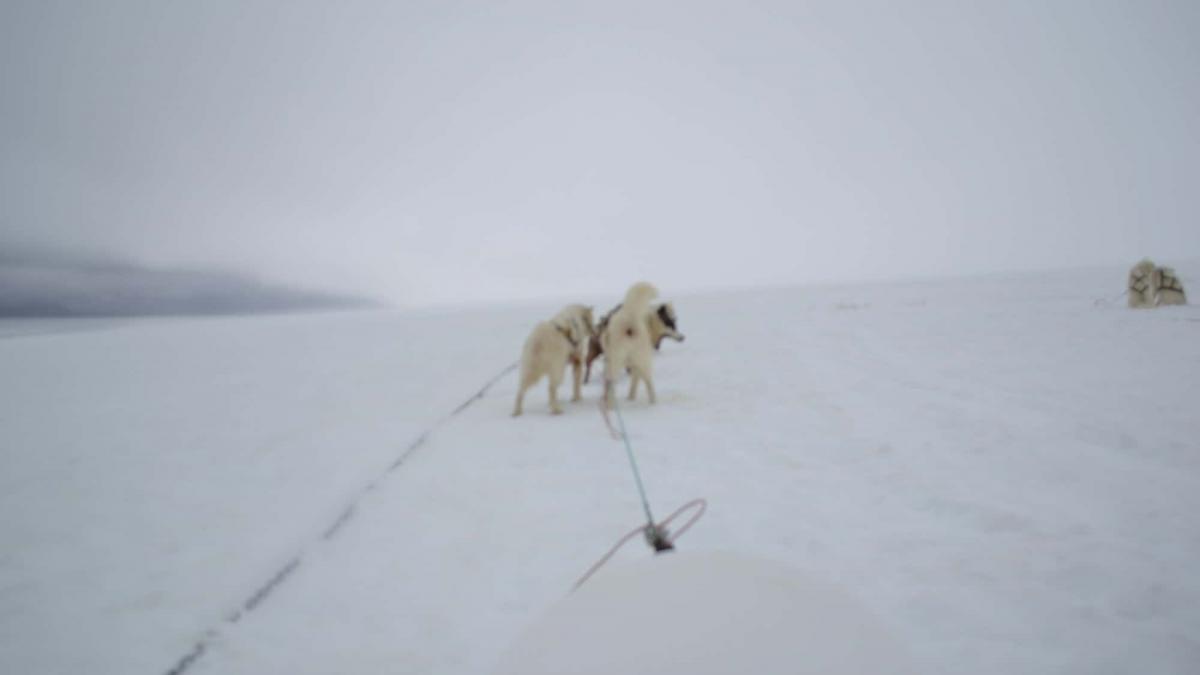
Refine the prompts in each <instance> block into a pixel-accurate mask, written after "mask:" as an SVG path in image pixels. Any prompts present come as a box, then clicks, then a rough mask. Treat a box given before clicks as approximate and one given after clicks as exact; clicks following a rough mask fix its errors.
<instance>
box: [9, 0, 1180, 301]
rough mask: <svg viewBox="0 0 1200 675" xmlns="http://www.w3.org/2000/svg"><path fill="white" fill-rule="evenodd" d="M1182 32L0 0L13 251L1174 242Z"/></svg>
mask: <svg viewBox="0 0 1200 675" xmlns="http://www.w3.org/2000/svg"><path fill="white" fill-rule="evenodd" d="M1197 35H1200V5H1198V4H1196V3H1189V2H1158V3H1127V2H1079V1H1066V2H1057V3H1033V2H1009V3H1001V4H997V5H994V6H993V5H979V6H967V5H965V4H963V3H956V2H920V3H913V4H911V5H909V6H897V5H894V4H889V3H882V2H879V3H851V4H845V3H812V4H804V5H797V4H796V3H784V2H780V3H755V4H752V5H747V4H738V5H722V4H715V3H688V4H686V5H676V4H669V3H661V4H642V3H639V4H634V3H620V2H618V3H605V4H604V5H602V6H568V5H566V4H562V3H520V2H518V3H504V4H500V3H445V2H406V3H388V2H382V1H372V2H350V3H345V4H339V5H337V6H336V7H334V6H328V5H325V4H323V3H317V2H310V1H307V0H302V1H300V2H293V3H279V4H273V3H241V2H227V1H220V2H212V3H196V4H194V5H171V6H168V5H163V4H158V3H136V2H126V1H117V2H108V3H81V2H23V1H20V2H8V3H5V4H4V5H3V6H0V92H2V95H0V249H8V250H9V251H16V250H19V251H38V252H39V253H38V255H43V254H44V255H50V256H51V257H53V256H56V255H61V256H62V257H63V259H70V260H75V261H85V260H102V261H103V260H108V261H115V262H119V263H121V264H126V265H129V266H132V267H139V268H144V269H147V270H150V269H157V270H159V271H164V270H179V269H190V270H220V271H222V274H228V275H229V276H231V277H239V276H241V277H244V278H245V279H262V280H269V281H271V282H278V283H279V284H280V285H289V286H294V287H300V288H305V289H326V290H327V291H328V293H329V295H327V296H322V297H327V298H334V297H336V298H349V297H352V296H354V297H364V296H365V297H371V298H377V299H379V300H382V301H386V302H389V303H393V304H395V305H398V306H427V305H439V304H478V303H486V302H498V301H514V300H515V301H523V300H530V299H538V298H562V297H569V296H571V295H573V294H577V295H580V296H595V295H597V294H607V295H611V296H613V297H614V298H616V297H619V295H620V293H621V292H622V291H623V289H624V288H625V286H626V285H627V284H628V283H629V282H630V281H633V280H635V279H640V278H647V279H651V280H653V281H655V282H656V283H658V284H659V285H660V286H661V287H662V288H663V289H664V291H665V292H668V293H673V292H683V291H688V290H696V289H707V288H722V287H747V286H755V285H767V284H770V285H779V284H804V283H817V282H850V281H856V280H880V279H887V278H925V277H936V276H949V275H953V276H958V275H971V274H979V273H992V272H1006V271H1021V270H1036V269H1054V268H1065V267H1081V266H1091V265H1101V264H1122V265H1127V264H1132V263H1133V262H1134V261H1136V260H1137V259H1139V258H1141V257H1143V256H1149V257H1152V258H1154V259H1156V260H1159V261H1161V262H1163V263H1166V264H1171V263H1172V262H1174V261H1178V260H1184V259H1196V258H1200V194H1198V193H1197V190H1196V189H1195V186H1196V185H1197V184H1200V122H1198V120H1200V40H1196V36H1197ZM46 252H52V253H46ZM13 257H14V256H13V255H10V256H8V258H10V259H11V258H13ZM17 257H19V256H17ZM4 259H5V256H4V255H3V250H0V265H2V264H3V263H4ZM0 279H11V277H3V276H0ZM6 283H9V284H10V285H11V282H6ZM87 283H90V282H87ZM187 283H189V284H190V283H192V281H188V282H187ZM205 283H207V282H205ZM251 286H254V284H251ZM4 290H5V289H0V296H2V295H3V291H4ZM8 290H11V288H10V289H8Z"/></svg>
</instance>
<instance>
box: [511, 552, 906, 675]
mask: <svg viewBox="0 0 1200 675" xmlns="http://www.w3.org/2000/svg"><path fill="white" fill-rule="evenodd" d="M916 672H917V671H915V670H914V669H913V666H912V664H911V663H910V662H909V657H908V656H907V654H906V653H905V650H904V649H903V648H902V647H901V646H900V645H899V644H898V641H897V640H896V638H895V637H894V636H892V635H889V634H888V632H887V631H886V630H885V629H884V628H882V627H881V626H880V624H879V620H878V619H877V618H876V617H874V616H871V614H870V612H868V611H866V610H865V609H863V607H862V606H861V605H859V604H858V603H857V602H855V600H854V599H853V596H852V595H851V594H850V593H848V592H847V591H845V590H844V589H841V588H838V587H836V586H833V585H831V584H829V583H827V582H824V581H821V580H819V579H812V578H809V577H806V576H804V575H802V574H798V573H797V572H796V571H795V570H792V569H790V568H788V567H787V566H786V565H780V564H778V563H773V562H768V561H763V560H759V559H757V558H754V557H752V556H746V555H739V554H734V553H729V552H720V553H713V552H707V553H690V552H675V553H672V554H670V555H664V556H661V557H656V558H653V559H651V560H643V561H640V562H638V563H635V564H627V565H624V566H622V567H617V568H615V569H613V570H611V571H609V572H608V574H606V575H604V576H602V577H596V578H595V579H594V580H591V581H589V583H587V584H586V585H584V586H582V587H580V588H579V589H578V590H577V591H575V592H574V593H572V594H571V595H568V596H567V597H565V598H563V599H562V600H560V601H559V602H558V603H557V604H556V605H555V606H554V607H553V608H552V609H551V610H550V611H549V612H547V613H546V615H545V616H543V617H542V618H541V619H540V620H539V621H538V622H537V623H536V624H535V625H533V626H532V627H531V628H530V629H529V630H528V631H526V632H525V633H523V634H522V635H521V636H520V637H518V638H517V640H516V642H515V643H514V645H513V647H512V648H511V649H509V650H508V651H507V652H505V654H504V655H503V656H502V657H501V659H500V666H499V667H498V668H497V669H496V673H497V675H564V674H566V673H570V674H571V675H612V673H660V674H664V675H673V674H678V675H685V674H686V675H729V673H756V674H757V675H770V674H772V673H778V674H779V675H863V674H864V673H870V674H871V675H916Z"/></svg>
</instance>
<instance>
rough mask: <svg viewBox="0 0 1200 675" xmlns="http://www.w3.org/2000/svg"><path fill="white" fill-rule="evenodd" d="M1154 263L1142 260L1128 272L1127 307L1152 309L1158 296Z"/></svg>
mask: <svg viewBox="0 0 1200 675" xmlns="http://www.w3.org/2000/svg"><path fill="white" fill-rule="evenodd" d="M1154 270H1155V268H1154V263H1153V262H1151V261H1150V260H1149V259H1145V260H1142V261H1141V262H1140V263H1138V264H1136V265H1134V266H1133V268H1132V269H1130V270H1129V306H1130V307H1135V308H1143V307H1153V306H1154V305H1155V303H1156V300H1155V296H1156V295H1158V275H1156V274H1155V273H1154Z"/></svg>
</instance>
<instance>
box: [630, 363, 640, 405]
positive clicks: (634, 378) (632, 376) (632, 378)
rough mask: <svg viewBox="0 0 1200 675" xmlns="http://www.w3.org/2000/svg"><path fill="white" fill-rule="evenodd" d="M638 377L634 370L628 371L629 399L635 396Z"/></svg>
mask: <svg viewBox="0 0 1200 675" xmlns="http://www.w3.org/2000/svg"><path fill="white" fill-rule="evenodd" d="M638 379H639V378H638V374H637V371H636V370H635V371H633V372H631V373H629V400H630V401H632V400H634V399H636V398H637V386H638Z"/></svg>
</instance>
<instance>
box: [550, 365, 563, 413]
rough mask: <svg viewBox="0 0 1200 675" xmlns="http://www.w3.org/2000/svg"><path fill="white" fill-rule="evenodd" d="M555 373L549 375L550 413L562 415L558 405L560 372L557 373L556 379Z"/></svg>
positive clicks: (560, 407) (560, 381)
mask: <svg viewBox="0 0 1200 675" xmlns="http://www.w3.org/2000/svg"><path fill="white" fill-rule="evenodd" d="M555 375H556V374H555V373H550V377H549V380H550V412H551V413H553V414H555V415H561V414H562V411H563V409H562V406H560V405H559V404H558V385H559V384H561V383H562V376H563V374H562V371H561V370H560V371H558V373H557V377H556V376H555Z"/></svg>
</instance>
